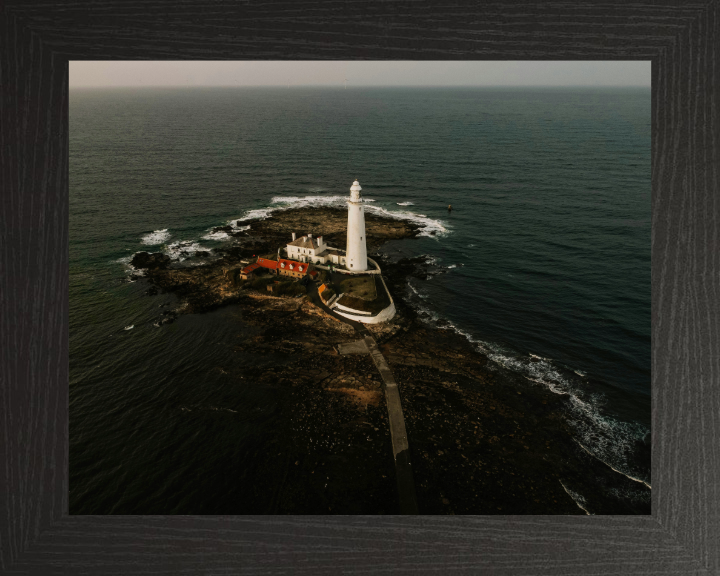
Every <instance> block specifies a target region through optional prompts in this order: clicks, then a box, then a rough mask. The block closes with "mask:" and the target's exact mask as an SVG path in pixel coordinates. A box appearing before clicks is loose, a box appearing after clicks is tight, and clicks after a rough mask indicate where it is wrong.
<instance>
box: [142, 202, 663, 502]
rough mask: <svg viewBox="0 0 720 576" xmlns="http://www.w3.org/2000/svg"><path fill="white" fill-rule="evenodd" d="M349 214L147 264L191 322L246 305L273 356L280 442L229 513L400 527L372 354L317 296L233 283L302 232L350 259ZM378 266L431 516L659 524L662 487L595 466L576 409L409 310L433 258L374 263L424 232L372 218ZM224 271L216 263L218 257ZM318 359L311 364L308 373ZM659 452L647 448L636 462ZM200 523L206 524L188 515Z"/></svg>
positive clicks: (244, 348)
mask: <svg viewBox="0 0 720 576" xmlns="http://www.w3.org/2000/svg"><path fill="white" fill-rule="evenodd" d="M346 221H347V212H346V211H345V210H342V209H331V208H322V209H317V208H302V209H296V210H287V211H282V212H276V213H273V214H272V215H271V216H270V217H268V218H267V219H265V220H258V221H252V222H250V221H248V222H242V221H240V222H238V226H241V227H245V226H248V225H249V229H247V230H238V229H237V228H235V227H230V226H228V227H221V228H217V229H216V230H215V231H222V232H226V233H227V234H228V236H229V237H230V238H231V241H232V243H231V244H229V245H228V246H227V247H225V248H222V249H218V250H214V251H213V252H214V253H213V254H207V253H205V254H200V255H198V254H195V255H194V256H193V258H191V259H190V260H189V261H193V260H195V261H198V260H202V261H205V260H207V259H208V258H210V259H211V260H210V261H208V262H206V263H205V264H200V265H195V266H191V267H189V266H186V265H180V264H178V263H176V262H173V261H171V260H170V258H169V257H167V256H165V255H163V254H154V255H152V254H147V253H139V254H137V255H136V256H135V258H134V260H133V265H134V266H135V267H136V268H138V269H143V270H144V275H145V278H146V279H147V280H148V282H149V283H150V284H151V286H150V288H149V293H150V294H152V293H153V291H156V290H160V291H165V292H173V293H175V294H176V295H177V296H178V297H179V299H180V302H181V304H180V306H178V308H176V309H175V310H174V311H169V312H167V313H165V315H164V316H162V317H161V318H159V319H158V322H157V325H158V326H160V325H161V324H163V323H167V322H171V321H172V319H173V318H174V317H176V315H178V314H183V313H198V312H205V311H208V310H212V309H214V308H217V307H219V306H224V305H228V304H233V305H236V306H237V307H238V308H239V309H240V311H241V314H242V320H243V322H245V323H246V324H248V325H251V326H253V327H254V330H253V336H251V337H247V338H244V339H242V338H239V341H238V343H237V344H236V349H237V350H238V351H240V352H243V353H250V354H253V355H272V357H273V359H274V361H273V363H272V367H271V368H269V369H268V368H264V369H259V368H249V369H248V371H247V372H245V373H244V376H243V377H244V378H245V379H248V378H252V379H253V380H254V381H255V382H256V383H257V384H259V385H262V386H265V387H267V388H269V389H272V390H274V391H275V392H276V395H277V404H276V407H275V410H274V413H273V414H272V419H273V425H272V426H271V427H270V428H271V429H272V431H271V432H269V433H265V434H263V436H262V437H258V438H256V440H257V442H256V443H255V445H256V446H257V449H256V451H255V454H254V455H253V458H252V464H251V465H250V466H248V468H247V469H245V470H244V471H243V473H242V474H239V477H238V478H237V490H241V491H242V493H243V494H245V495H246V497H245V498H243V502H244V504H242V505H241V506H240V507H239V508H238V509H235V510H218V511H203V513H209V512H214V513H221V514H251V513H254V514H263V513H272V514H285V513H287V514H328V513H333V514H334V513H337V514H396V513H398V500H397V489H396V485H395V477H394V474H395V471H394V464H393V458H392V450H391V446H390V434H389V429H388V424H387V411H386V407H385V399H384V395H383V391H382V387H381V380H380V378H379V375H378V373H377V371H376V369H375V367H374V365H373V363H372V361H371V360H370V358H369V357H368V356H363V355H352V356H343V355H340V354H338V352H337V345H338V344H339V343H344V342H351V341H353V340H356V339H357V334H356V333H355V331H354V329H353V328H352V327H351V326H349V325H348V324H345V323H343V322H340V321H338V320H336V319H335V318H333V317H331V316H329V315H328V314H326V313H325V312H323V310H321V309H320V308H318V307H316V306H315V305H314V304H312V303H311V302H310V301H309V300H308V299H307V298H305V297H304V296H300V297H295V298H290V297H278V296H274V295H271V294H268V293H263V292H260V291H258V290H255V289H252V288H248V285H247V283H245V284H240V285H239V284H238V282H237V281H236V279H235V277H234V275H233V274H232V273H231V271H232V270H234V269H237V267H238V266H241V265H242V261H243V260H246V259H247V258H251V257H252V256H253V255H260V254H268V253H272V252H275V251H276V250H277V248H278V247H279V246H280V245H283V244H285V243H286V242H287V241H288V239H289V238H290V234H291V232H297V233H305V232H312V233H313V234H316V235H323V237H324V238H325V241H326V242H327V243H328V244H331V245H334V246H337V247H340V248H343V247H344V243H345V238H344V235H345V225H346ZM366 231H367V238H368V253H369V255H370V256H371V257H372V258H373V259H375V260H376V261H378V262H379V263H380V265H381V267H382V269H383V275H384V277H385V279H386V283H387V284H388V288H389V289H390V291H391V293H393V295H395V296H396V297H395V303H396V307H397V312H398V313H397V316H396V317H395V318H393V320H392V321H391V322H389V323H386V324H382V325H377V326H368V327H367V328H368V330H370V332H371V333H372V334H373V335H374V337H375V339H376V340H377V342H378V344H379V345H380V348H381V351H382V353H383V354H384V356H385V357H386V359H387V360H388V363H389V365H390V368H391V369H392V371H393V374H394V377H395V380H396V381H397V383H398V387H399V391H400V395H401V399H402V404H403V411H404V414H405V421H406V426H407V431H408V439H409V443H410V451H411V461H412V466H413V470H414V477H415V485H416V492H417V499H418V506H419V509H420V513H422V514H586V513H592V514H649V513H650V504H649V500H650V499H649V497H647V496H648V492H649V489H648V488H647V487H646V486H645V485H644V484H641V483H639V482H636V481H634V480H632V479H629V478H627V477H626V476H624V475H622V474H619V473H617V472H616V471H614V470H612V469H611V468H610V467H608V466H607V465H606V464H603V463H602V462H600V461H599V460H597V459H596V458H594V457H593V456H591V455H590V454H589V453H588V452H587V451H586V450H585V449H584V448H583V447H582V446H580V445H579V444H578V443H577V442H576V441H575V440H574V439H573V436H572V430H571V429H570V427H569V425H568V421H567V402H568V398H567V397H566V396H561V395H558V394H553V393H552V392H550V391H548V390H547V389H545V388H542V387H540V386H537V385H535V384H533V383H531V382H528V381H527V380H526V379H524V378H522V377H521V376H519V375H517V374H514V373H511V372H509V371H507V370H504V369H502V368H500V367H498V366H496V365H493V363H492V362H490V361H489V360H488V359H487V357H485V356H484V355H483V354H481V353H480V352H478V351H477V350H476V349H475V347H474V346H473V345H472V344H471V343H470V342H468V340H467V339H466V338H464V337H463V336H461V335H459V334H457V333H456V332H454V331H452V330H444V329H438V328H433V327H430V326H428V325H427V324H426V323H424V322H422V320H421V319H420V318H418V316H417V314H416V313H415V311H414V310H413V309H412V308H411V307H410V306H408V305H407V304H406V303H405V302H403V300H402V298H401V297H399V296H400V295H401V294H403V293H404V288H405V286H406V282H407V278H408V277H409V276H416V277H419V278H425V277H426V276H427V270H426V268H427V265H426V263H425V261H424V259H422V258H414V259H406V260H402V261H400V262H398V263H393V264H392V265H390V264H389V263H388V262H385V261H383V259H382V258H381V256H380V255H379V254H378V253H377V250H378V248H379V247H380V246H381V245H382V244H383V243H384V242H387V241H388V240H398V239H403V238H412V237H414V236H416V235H417V233H418V232H419V227H418V226H417V225H415V224H413V223H411V222H408V221H403V220H393V219H390V218H383V217H379V216H377V215H374V214H367V217H366ZM213 258H214V259H213ZM308 358H312V359H313V361H312V362H308ZM644 449H647V450H649V447H644V446H638V450H639V451H641V450H644ZM191 513H195V512H191Z"/></svg>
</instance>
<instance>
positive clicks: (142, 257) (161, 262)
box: [131, 252, 171, 269]
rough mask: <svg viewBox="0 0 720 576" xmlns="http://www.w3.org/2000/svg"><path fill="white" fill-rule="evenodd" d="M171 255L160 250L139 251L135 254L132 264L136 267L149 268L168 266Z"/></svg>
mask: <svg viewBox="0 0 720 576" xmlns="http://www.w3.org/2000/svg"><path fill="white" fill-rule="evenodd" d="M170 261H171V260H170V256H167V255H166V254H162V253H160V252H155V253H152V254H150V253H148V252H138V253H137V254H135V256H133V259H132V262H131V264H132V265H133V266H134V267H135V268H148V269H154V268H167V266H168V264H170Z"/></svg>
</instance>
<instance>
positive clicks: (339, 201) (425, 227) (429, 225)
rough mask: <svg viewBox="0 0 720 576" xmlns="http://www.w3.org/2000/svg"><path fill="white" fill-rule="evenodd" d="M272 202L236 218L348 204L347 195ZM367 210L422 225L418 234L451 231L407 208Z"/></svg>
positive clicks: (377, 207) (369, 208) (263, 216)
mask: <svg viewBox="0 0 720 576" xmlns="http://www.w3.org/2000/svg"><path fill="white" fill-rule="evenodd" d="M372 201H374V200H373V199H372V198H365V202H367V203H369V202H372ZM270 202H271V204H276V206H270V207H268V208H258V209H256V210H250V211H248V212H246V213H245V214H244V215H243V216H242V217H241V218H236V220H245V219H259V220H264V219H265V218H267V217H268V216H270V214H271V213H272V212H274V211H276V210H291V209H293V208H304V207H306V206H314V207H333V206H334V207H338V208H345V207H346V206H347V196H273V198H272V199H271V200H270ZM367 211H368V212H370V213H375V214H378V215H382V216H385V217H387V218H393V219H395V220H407V221H409V222H412V223H413V224H417V225H418V226H419V227H420V232H419V233H418V236H432V237H435V238H438V237H440V236H445V235H447V234H449V233H450V231H449V230H448V228H446V227H445V225H444V224H443V222H442V221H441V220H435V219H433V218H428V217H427V216H426V215H425V214H415V213H414V212H410V211H406V210H403V211H396V210H387V209H385V208H382V207H380V206H367Z"/></svg>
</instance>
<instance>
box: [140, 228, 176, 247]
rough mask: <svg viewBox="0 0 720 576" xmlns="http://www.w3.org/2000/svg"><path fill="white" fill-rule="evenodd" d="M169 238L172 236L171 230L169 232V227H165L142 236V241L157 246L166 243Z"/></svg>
mask: <svg viewBox="0 0 720 576" xmlns="http://www.w3.org/2000/svg"><path fill="white" fill-rule="evenodd" d="M168 238H170V232H168V229H167V228H164V229H163V230H154V231H153V232H150V234H146V235H145V236H143V237H142V238H140V241H141V242H142V243H143V244H147V245H148V246H157V245H158V244H164V243H165V242H166V241H167V240H168Z"/></svg>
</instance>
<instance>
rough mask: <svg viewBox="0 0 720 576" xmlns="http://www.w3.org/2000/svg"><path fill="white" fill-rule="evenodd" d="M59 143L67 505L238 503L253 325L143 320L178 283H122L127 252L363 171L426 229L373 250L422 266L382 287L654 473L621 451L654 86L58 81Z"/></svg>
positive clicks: (646, 229)
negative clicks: (559, 402)
mask: <svg viewBox="0 0 720 576" xmlns="http://www.w3.org/2000/svg"><path fill="white" fill-rule="evenodd" d="M70 146H71V153H70V229H71V236H70V281H71V286H70V442H71V448H70V473H71V474H70V509H71V512H73V513H123V512H132V513H160V512H165V513H204V512H207V511H213V512H216V513H222V512H223V510H222V502H223V501H224V499H225V501H227V499H235V500H237V499H239V498H242V495H239V494H234V493H233V487H232V482H229V481H228V480H227V477H228V475H232V474H236V473H237V472H238V471H237V469H236V468H237V467H240V468H242V467H243V465H244V464H243V462H245V463H246V464H247V461H246V458H247V454H249V453H250V452H251V450H252V446H253V442H254V439H255V438H257V437H258V435H261V434H262V430H263V427H264V426H271V425H272V412H273V401H274V400H273V398H271V397H268V395H267V394H266V393H265V392H264V391H263V390H262V389H258V388H257V387H254V386H253V384H252V383H251V382H247V383H246V384H244V385H243V386H238V385H237V382H236V381H235V380H234V379H231V378H230V377H229V376H228V374H227V373H231V372H232V371H233V370H240V368H241V367H242V366H243V365H247V363H259V364H262V363H263V362H268V363H269V362H271V361H272V359H269V358H245V357H243V356H242V355H241V354H238V353H235V352H233V351H232V345H233V344H234V342H235V341H236V339H237V336H238V335H241V334H245V333H247V332H248V331H251V330H252V329H251V328H249V327H246V326H244V325H243V324H242V322H241V320H240V319H239V318H238V315H237V313H236V312H234V310H233V308H232V307H230V308H226V309H223V310H219V311H217V312H214V313H211V314H206V315H197V316H186V317H181V318H180V319H179V320H178V321H177V322H176V323H175V324H172V325H169V326H163V327H161V328H156V327H155V326H153V322H155V321H156V320H157V319H158V317H159V314H160V312H161V311H162V310H165V309H167V307H165V308H162V306H163V305H164V304H169V305H172V304H173V303H174V299H173V297H172V296H169V295H160V296H154V297H147V296H145V295H144V292H145V290H146V289H147V286H145V285H144V284H143V283H142V282H135V283H127V282H125V281H124V278H125V277H126V273H127V271H128V264H127V262H128V261H129V257H131V256H132V254H133V253H134V252H136V251H138V250H150V251H158V250H165V251H166V252H168V253H169V254H171V255H173V256H175V257H177V258H178V259H182V258H183V255H182V254H180V252H179V250H180V248H185V249H186V250H187V251H189V252H190V253H192V251H193V250H195V249H197V248H198V247H205V248H212V247H216V246H220V245H222V243H223V238H222V235H215V236H209V235H208V232H209V228H210V227H212V226H217V225H220V224H225V223H226V222H227V221H228V220H230V219H234V218H239V217H243V216H245V215H248V214H251V215H258V216H262V215H264V214H267V213H269V211H270V210H272V209H284V208H291V207H295V206H304V205H339V206H342V205H344V196H346V195H347V194H348V189H349V187H350V185H351V183H352V180H353V179H354V178H356V177H357V178H359V179H360V183H361V184H362V186H363V193H364V195H365V198H366V199H370V200H374V202H372V203H371V204H369V209H370V210H376V211H380V212H383V213H391V214H393V215H395V216H396V217H400V218H408V219H412V220H414V221H417V222H419V223H421V224H422V225H423V226H424V230H425V236H424V237H422V238H420V239H417V240H405V241H400V242H393V243H390V244H388V245H386V247H385V252H386V254H387V255H388V256H389V257H391V258H397V257H402V256H416V255H421V254H425V255H428V258H431V259H432V261H433V263H434V264H433V266H432V272H431V274H430V276H428V278H427V279H426V280H424V281H415V280H413V281H412V282H411V283H410V285H409V286H408V288H407V292H406V294H402V295H398V296H400V297H404V298H406V299H407V300H408V301H409V302H410V303H411V304H412V305H413V306H415V307H416V308H418V309H420V310H421V311H422V312H423V314H424V317H425V318H426V319H427V321H428V322H431V323H435V324H445V325H448V324H450V325H452V326H454V327H455V329H457V330H458V331H460V332H462V333H464V334H466V335H467V337H468V338H470V339H471V340H472V341H474V342H476V343H477V345H478V347H480V348H482V349H484V350H485V351H486V352H487V353H488V354H489V355H490V357H491V358H492V359H493V360H495V361H496V362H497V363H498V364H502V365H504V366H506V367H509V368H511V369H513V370H515V371H518V372H519V373H521V374H523V375H525V376H526V377H527V378H529V379H531V380H532V381H534V382H536V383H537V385H539V386H546V387H548V388H550V389H551V390H553V391H555V392H558V393H568V394H570V395H571V398H572V405H573V408H572V411H571V413H569V414H568V418H569V420H570V421H571V422H572V423H573V426H574V427H575V430H576V434H577V438H578V441H579V442H581V443H582V444H583V445H584V446H586V447H588V448H589V449H590V450H592V451H593V453H594V454H596V455H597V456H598V457H599V458H601V459H602V460H604V461H605V462H607V463H609V464H611V465H612V466H613V467H615V468H617V469H618V470H621V471H622V472H624V473H626V474H629V475H631V476H633V477H636V478H641V479H644V480H646V481H648V482H649V478H650V471H649V463H648V462H638V461H636V460H635V459H634V457H633V453H632V445H633V443H634V442H635V441H636V440H637V439H640V438H643V437H644V436H645V435H646V433H647V432H648V431H649V429H650V90H649V89H588V88H585V89H532V90H531V89H418V88H415V89H354V90H328V89H309V88H308V89H301V88H296V89H291V90H287V89H193V90H179V89H178V90H174V89H167V90H152V89H144V90H110V91H85V90H74V91H71V95H70ZM410 203H411V204H410ZM448 204H452V205H453V208H454V210H453V212H452V213H451V214H448V212H447V210H446V207H447V205H448ZM298 232H305V231H302V230H298ZM433 233H434V234H433ZM180 242H182V243H184V244H182V245H180V244H176V243H180ZM128 326H133V328H132V329H129V330H125V329H124V328H125V327H128ZM230 461H232V464H231V463H229V462H230Z"/></svg>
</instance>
